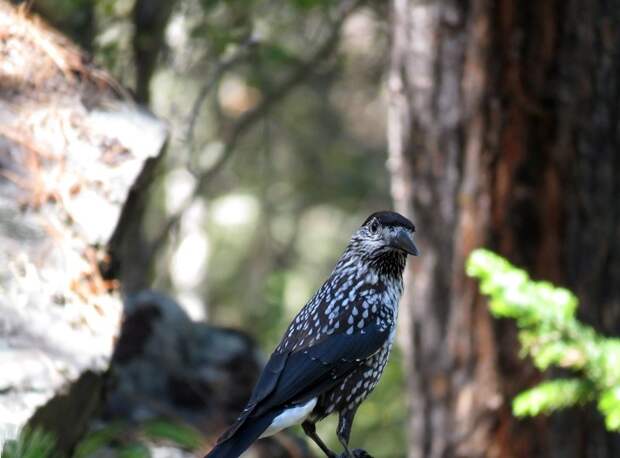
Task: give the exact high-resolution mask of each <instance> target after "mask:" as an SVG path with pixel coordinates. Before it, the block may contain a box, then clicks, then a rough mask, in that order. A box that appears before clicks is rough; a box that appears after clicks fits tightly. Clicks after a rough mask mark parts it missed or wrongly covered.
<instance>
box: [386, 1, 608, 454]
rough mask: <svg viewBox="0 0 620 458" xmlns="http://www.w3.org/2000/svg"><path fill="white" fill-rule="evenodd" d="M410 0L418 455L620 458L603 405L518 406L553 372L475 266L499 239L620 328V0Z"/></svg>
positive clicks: (398, 188) (405, 119)
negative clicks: (527, 347) (488, 300)
mask: <svg viewBox="0 0 620 458" xmlns="http://www.w3.org/2000/svg"><path fill="white" fill-rule="evenodd" d="M392 3H393V12H392V26H391V27H392V64H391V68H390V75H389V92H390V109H389V126H388V128H389V146H390V164H389V165H390V170H391V173H392V194H393V197H394V199H395V202H396V207H397V209H398V210H400V211H402V212H405V213H407V214H410V215H412V216H413V217H414V219H415V222H416V224H417V226H418V228H419V229H418V232H419V236H418V240H419V242H420V247H421V250H422V256H421V257H420V258H419V259H416V261H415V262H413V263H412V268H411V271H410V272H409V273H408V275H409V278H408V286H409V288H408V289H407V292H406V296H405V298H404V299H403V303H402V307H401V314H402V315H401V317H402V318H401V325H402V328H401V331H403V332H402V336H401V337H402V340H401V343H402V346H403V350H404V355H405V358H406V363H407V364H408V368H407V373H408V391H409V398H410V420H409V456H410V457H444V456H467V457H476V456H496V457H532V456H557V457H586V456H588V457H590V456H596V457H612V456H620V439H619V438H618V436H617V435H611V434H607V433H606V432H605V431H604V428H603V423H602V420H601V418H600V417H599V416H598V414H597V413H596V412H595V411H594V410H593V409H584V410H583V411H580V412H577V411H575V410H573V411H569V412H565V413H562V414H560V415H554V416H552V417H551V418H547V419H545V418H537V419H533V420H516V419H514V418H513V417H512V415H511V411H510V402H511V400H512V398H513V397H514V395H515V394H516V393H517V392H518V391H520V390H522V389H524V388H527V387H529V386H532V385H533V384H534V383H535V382H536V381H537V380H538V378H539V377H540V376H539V375H538V374H537V372H536V371H535V370H534V369H533V368H532V367H531V364H530V363H529V362H527V361H522V360H520V359H519V358H518V355H517V351H518V342H517V339H516V331H515V328H514V324H513V323H509V322H498V321H494V320H493V319H492V318H491V317H490V316H489V314H488V312H487V308H486V304H485V303H484V301H482V300H481V299H480V297H479V296H478V295H477V292H476V285H475V284H474V283H473V282H471V281H469V280H467V279H466V278H465V275H464V271H463V265H464V261H465V258H466V256H467V254H468V253H469V252H470V251H471V249H472V248H474V247H477V246H481V245H485V246H488V247H490V248H492V249H495V250H497V251H499V252H500V253H501V254H503V255H505V256H507V257H508V258H509V259H511V260H512V261H514V262H516V263H518V264H520V265H521V266H523V267H525V268H526V269H528V270H529V271H530V272H531V273H532V274H533V275H534V276H535V277H537V278H544V279H548V280H551V281H554V282H557V283H560V284H563V285H565V286H568V287H569V288H571V289H573V290H574V291H575V292H576V293H577V294H578V296H579V297H580V299H581V301H582V305H581V313H582V318H584V319H585V320H586V321H588V322H590V323H592V324H593V325H595V326H596V327H597V328H598V329H601V330H603V331H605V332H607V333H614V334H617V333H618V332H619V331H620V316H619V315H620V283H619V282H618V281H617V279H618V278H620V224H619V222H620V184H619V180H618V179H617V177H618V176H620V158H619V156H618V153H617V151H618V150H619V149H620V135H619V134H620V129H619V115H620V73H619V71H620V56H619V55H618V54H619V47H620V2H619V1H618V0H613V1H603V0H596V1H592V2H587V3H584V2H579V1H577V0H569V1H566V2H561V1H549V2H527V1H518V0H512V1H510V0H499V1H496V2H491V1H488V0H470V1H458V0H454V1H449V0H436V1H432V2H428V1H416V0H393V2H392ZM614 279H616V281H614Z"/></svg>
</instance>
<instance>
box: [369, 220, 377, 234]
mask: <svg viewBox="0 0 620 458" xmlns="http://www.w3.org/2000/svg"><path fill="white" fill-rule="evenodd" d="M377 232H379V223H378V222H376V221H373V222H372V224H371V225H370V233H371V234H376V233H377Z"/></svg>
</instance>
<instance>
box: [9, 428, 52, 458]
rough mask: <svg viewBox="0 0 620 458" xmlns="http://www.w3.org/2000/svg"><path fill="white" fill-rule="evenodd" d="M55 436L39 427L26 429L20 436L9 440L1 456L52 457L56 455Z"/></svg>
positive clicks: (18, 457)
mask: <svg viewBox="0 0 620 458" xmlns="http://www.w3.org/2000/svg"><path fill="white" fill-rule="evenodd" d="M55 444H56V440H55V439H54V437H53V436H52V435H51V434H49V433H47V432H45V431H41V430H38V429H35V430H29V429H24V430H23V431H22V432H21V433H20V435H19V437H18V438H17V439H15V440H12V441H7V442H6V444H4V447H3V448H2V454H1V455H0V457H1V458H51V457H53V456H55V453H54V447H55Z"/></svg>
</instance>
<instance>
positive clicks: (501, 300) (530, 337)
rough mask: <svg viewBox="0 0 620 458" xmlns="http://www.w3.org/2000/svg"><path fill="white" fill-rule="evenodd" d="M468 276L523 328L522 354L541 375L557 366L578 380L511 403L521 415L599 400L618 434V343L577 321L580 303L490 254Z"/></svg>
mask: <svg viewBox="0 0 620 458" xmlns="http://www.w3.org/2000/svg"><path fill="white" fill-rule="evenodd" d="M467 274H468V275H469V276H471V277H475V278H477V279H479V280H480V291H481V292H482V293H483V294H485V295H487V296H489V297H490V304H489V305H490V309H491V313H492V314H493V315H495V316H496V317H499V318H511V319H514V320H515V321H516V322H517V326H518V327H519V330H520V332H519V340H520V342H521V346H522V350H523V352H522V353H523V355H524V356H526V355H527V356H531V357H532V359H533V361H534V364H535V365H536V367H537V368H539V369H540V370H545V369H548V368H550V367H559V368H563V369H567V370H571V371H573V372H575V374H576V376H577V377H576V378H572V379H559V380H552V381H547V382H544V383H541V384H539V385H538V386H536V387H534V388H532V389H530V390H527V391H525V392H523V393H521V394H520V395H519V396H517V397H516V399H515V400H514V402H513V412H514V414H515V415H517V416H526V415H538V414H540V413H550V412H553V411H555V410H558V409H562V408H566V407H571V406H575V405H578V404H581V403H584V402H586V401H591V400H597V405H598V408H599V410H600V411H601V413H602V414H603V415H604V417H605V424H606V426H607V428H608V429H609V430H614V431H619V430H620V364H619V363H620V339H616V338H608V337H604V336H602V335H600V334H598V333H597V332H596V331H595V330H594V329H592V328H591V327H589V326H586V325H584V324H583V323H581V322H579V321H578V320H577V319H576V317H575V312H576V310H577V304H578V302H577V298H576V297H575V296H574V295H573V294H572V293H571V292H570V291H568V290H566V289H564V288H558V287H555V286H553V285H552V284H550V283H548V282H536V281H533V280H531V279H530V278H529V277H528V275H527V273H526V272H524V271H523V270H520V269H517V268H516V267H514V266H512V265H511V264H510V263H509V262H508V261H507V260H505V259H503V258H502V257H500V256H498V255H497V254H495V253H493V252H491V251H488V250H482V249H480V250H475V251H474V252H473V253H472V254H471V255H470V257H469V259H468V261H467Z"/></svg>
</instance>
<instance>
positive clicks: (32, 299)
mask: <svg viewBox="0 0 620 458" xmlns="http://www.w3.org/2000/svg"><path fill="white" fill-rule="evenodd" d="M0 29H1V30H2V34H3V38H2V40H0V55H2V59H0V246H2V250H0V365H1V367H2V371H0V446H1V441H2V439H6V438H8V437H11V436H13V435H14V433H15V432H17V431H18V429H19V428H20V427H21V426H22V425H23V424H24V423H25V421H26V420H27V419H28V417H30V416H31V415H32V413H33V412H34V411H35V409H36V408H37V407H38V406H40V405H41V404H43V403H45V402H46V401H47V400H49V399H50V398H51V397H52V396H53V395H54V393H55V392H56V391H57V390H58V389H59V388H60V387H62V386H63V385H65V384H66V383H68V382H71V381H73V380H76V379H78V377H79V376H80V374H82V373H83V372H84V371H87V370H94V371H102V370H105V368H106V367H107V365H108V362H109V360H110V357H111V354H112V350H113V346H114V339H115V337H116V335H117V333H118V329H119V323H120V319H121V314H122V301H121V297H120V293H119V291H118V284H117V283H116V282H115V281H110V280H106V279H104V278H103V277H102V276H101V274H100V272H99V265H100V264H101V263H103V262H104V261H105V260H106V253H105V250H104V248H103V247H104V246H105V244H106V243H107V242H108V240H109V239H110V238H111V237H112V235H113V232H114V230H115V228H116V226H117V225H118V223H119V218H120V216H121V213H122V209H123V205H124V203H125V201H126V200H127V196H128V195H129V193H130V190H131V188H132V186H133V184H134V183H135V181H136V179H137V178H138V177H139V176H141V175H142V170H143V168H144V166H145V164H146V163H147V162H149V161H151V162H152V161H157V160H159V158H161V156H162V154H163V148H164V145H165V141H166V138H167V131H166V126H165V124H164V123H163V122H161V121H160V120H158V119H156V118H155V117H154V116H153V115H151V114H150V113H148V112H147V111H145V110H144V109H142V108H140V107H137V106H136V105H135V104H134V103H133V102H131V101H130V100H129V99H127V98H124V97H122V96H119V88H118V87H117V86H116V85H115V83H114V82H113V80H112V78H110V77H109V76H108V75H106V74H105V73H104V72H101V71H100V70H97V69H95V68H93V67H92V66H90V65H89V64H88V63H87V61H86V58H85V56H84V55H83V54H82V53H81V51H80V50H79V49H77V48H76V47H74V46H73V45H72V44H71V43H70V42H69V41H68V40H67V39H66V38H64V37H62V36H60V35H59V34H57V33H55V32H54V31H52V30H50V29H49V28H47V27H46V26H45V25H44V24H43V23H42V22H41V21H34V20H31V19H30V18H28V17H27V16H26V15H25V13H24V10H15V9H14V8H13V7H11V6H10V5H9V4H8V3H6V2H0ZM138 133H139V135H138ZM2 431H4V433H3V432H2ZM7 436H8V437H7Z"/></svg>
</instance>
